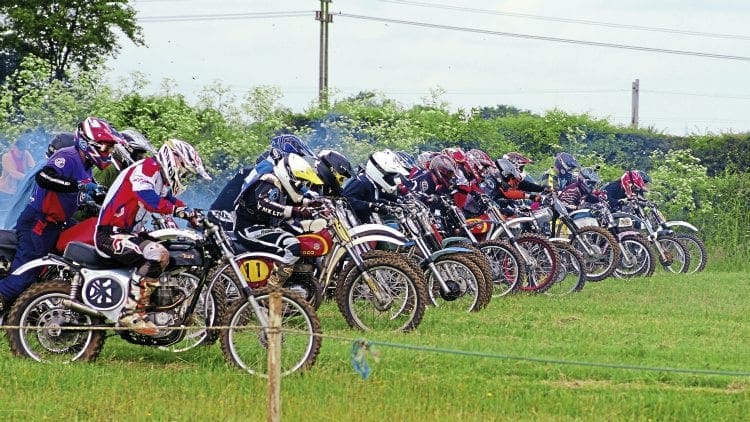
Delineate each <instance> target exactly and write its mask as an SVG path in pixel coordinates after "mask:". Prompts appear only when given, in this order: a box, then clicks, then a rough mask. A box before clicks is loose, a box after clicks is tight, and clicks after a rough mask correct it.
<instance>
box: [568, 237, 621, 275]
mask: <svg viewBox="0 0 750 422" xmlns="http://www.w3.org/2000/svg"><path fill="white" fill-rule="evenodd" d="M571 243H572V245H573V247H574V248H576V249H578V251H579V252H581V255H583V260H584V266H585V268H586V281H602V280H604V279H605V278H607V277H609V276H610V275H612V273H613V272H614V271H615V269H616V268H617V267H618V266H619V265H620V260H621V259H622V257H621V254H620V247H619V246H618V245H617V239H615V237H614V236H612V233H610V232H608V231H607V230H606V229H604V228H603V227H590V226H589V227H583V228H581V229H578V234H577V235H576V237H575V238H574V239H573V240H572V241H571Z"/></svg>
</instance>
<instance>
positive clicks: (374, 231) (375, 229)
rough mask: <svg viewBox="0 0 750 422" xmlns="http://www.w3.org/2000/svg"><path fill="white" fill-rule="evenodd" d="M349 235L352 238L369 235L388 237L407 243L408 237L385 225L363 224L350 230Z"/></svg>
mask: <svg viewBox="0 0 750 422" xmlns="http://www.w3.org/2000/svg"><path fill="white" fill-rule="evenodd" d="M349 235H350V236H351V237H352V238H355V237H360V236H368V235H379V236H388V237H392V238H394V239H403V241H404V242H406V236H405V235H404V234H403V233H402V232H400V231H398V230H396V229H394V228H393V227H389V226H386V225H385V224H361V225H359V226H356V227H352V228H350V229H349Z"/></svg>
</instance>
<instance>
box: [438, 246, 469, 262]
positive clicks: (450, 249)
mask: <svg viewBox="0 0 750 422" xmlns="http://www.w3.org/2000/svg"><path fill="white" fill-rule="evenodd" d="M473 252H474V251H472V250H471V249H466V248H457V247H447V248H443V249H440V250H439V251H435V252H433V253H432V254H430V259H431V260H432V261H435V260H436V259H438V258H440V257H441V256H443V255H448V254H452V253H473Z"/></svg>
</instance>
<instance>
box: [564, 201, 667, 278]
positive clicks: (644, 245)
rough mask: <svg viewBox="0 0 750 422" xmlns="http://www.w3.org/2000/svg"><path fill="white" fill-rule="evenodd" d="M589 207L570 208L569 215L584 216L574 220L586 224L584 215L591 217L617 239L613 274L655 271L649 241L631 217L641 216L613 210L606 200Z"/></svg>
mask: <svg viewBox="0 0 750 422" xmlns="http://www.w3.org/2000/svg"><path fill="white" fill-rule="evenodd" d="M589 209H590V212H588V211H587V210H586V209H584V210H578V211H573V212H572V213H571V216H573V217H574V218H575V217H576V216H577V215H581V216H583V218H579V219H576V220H575V221H576V223H577V224H578V222H579V221H581V222H582V223H586V224H588V223H589V220H587V219H589V218H594V219H596V222H597V223H598V224H599V225H600V226H601V227H603V228H605V229H607V231H609V232H610V233H611V234H612V236H614V237H615V239H617V242H618V246H619V247H620V252H622V259H621V261H620V265H619V266H618V267H617V268H616V269H615V271H614V272H613V275H614V276H615V277H618V278H631V277H637V276H643V277H650V276H651V275H652V274H653V273H654V268H655V266H656V259H657V258H656V254H655V253H654V252H653V250H652V249H651V247H650V244H651V242H649V240H648V239H647V238H646V237H645V236H643V235H642V234H640V232H639V231H638V230H636V229H635V228H634V220H635V223H638V222H640V220H639V219H637V218H636V217H634V216H632V215H629V214H625V213H620V212H616V213H613V212H612V211H611V210H610V209H609V205H608V204H607V202H606V201H601V202H598V203H594V204H590V208H589Z"/></svg>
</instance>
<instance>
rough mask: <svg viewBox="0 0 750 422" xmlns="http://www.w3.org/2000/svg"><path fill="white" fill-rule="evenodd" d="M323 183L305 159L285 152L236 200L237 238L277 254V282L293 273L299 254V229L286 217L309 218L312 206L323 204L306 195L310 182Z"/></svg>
mask: <svg viewBox="0 0 750 422" xmlns="http://www.w3.org/2000/svg"><path fill="white" fill-rule="evenodd" d="M322 184H323V181H322V180H321V179H320V177H319V176H318V175H317V174H316V173H315V170H314V169H313V168H312V167H311V166H310V164H309V163H308V162H307V161H305V159H304V158H302V157H301V156H299V155H297V154H287V155H285V156H284V157H283V158H282V159H281V160H279V162H278V163H276V165H274V166H273V170H272V171H271V172H270V173H265V174H262V175H260V176H259V177H258V178H257V179H256V180H255V181H253V182H252V183H251V184H250V185H249V186H248V187H247V188H245V189H244V190H243V192H242V193H241V194H240V197H239V198H238V200H237V207H236V208H235V212H236V214H237V221H236V225H235V233H236V234H237V241H238V242H239V243H240V244H241V245H242V246H244V247H246V248H247V249H248V250H254V251H263V252H268V253H272V254H274V255H276V256H278V258H279V259H278V261H277V263H276V266H275V269H274V273H275V276H276V277H277V278H278V283H279V284H280V285H283V284H284V282H285V281H286V280H287V279H288V278H289V277H290V276H291V275H292V272H293V271H294V264H295V263H296V262H297V260H298V259H299V256H300V243H299V240H298V239H297V237H296V234H297V233H298V232H299V230H298V229H297V228H295V227H294V224H295V223H294V222H293V221H289V220H290V219H294V220H300V219H310V218H312V210H311V208H316V207H320V206H322V205H323V203H322V201H319V200H313V199H310V198H307V197H305V194H306V193H308V192H309V190H310V189H311V187H312V185H322Z"/></svg>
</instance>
